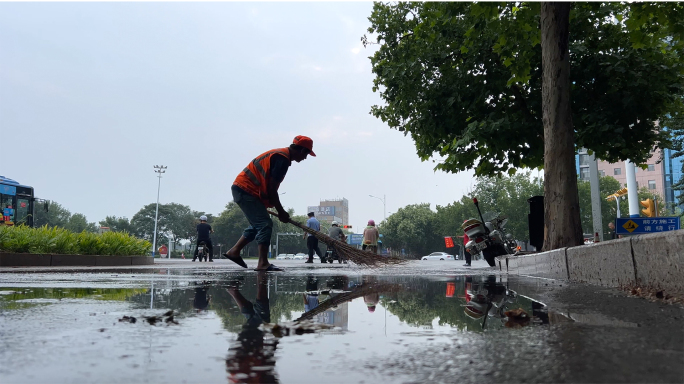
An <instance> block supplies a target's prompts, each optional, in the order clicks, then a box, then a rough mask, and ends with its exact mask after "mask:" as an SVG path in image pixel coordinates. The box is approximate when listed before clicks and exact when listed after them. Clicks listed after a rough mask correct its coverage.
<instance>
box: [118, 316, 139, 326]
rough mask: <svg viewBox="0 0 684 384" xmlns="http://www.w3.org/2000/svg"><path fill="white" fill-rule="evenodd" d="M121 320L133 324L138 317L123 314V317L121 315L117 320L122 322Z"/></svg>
mask: <svg viewBox="0 0 684 384" xmlns="http://www.w3.org/2000/svg"><path fill="white" fill-rule="evenodd" d="M122 321H123V322H126V323H133V324H135V322H136V321H138V319H136V318H135V317H133V316H124V317H122V318H120V319H119V322H122Z"/></svg>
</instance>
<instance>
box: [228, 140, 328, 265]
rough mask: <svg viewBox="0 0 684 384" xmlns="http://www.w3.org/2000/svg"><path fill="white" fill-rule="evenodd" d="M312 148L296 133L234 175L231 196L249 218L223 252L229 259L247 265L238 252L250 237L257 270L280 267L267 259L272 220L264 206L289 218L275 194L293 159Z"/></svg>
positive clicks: (308, 141)
mask: <svg viewBox="0 0 684 384" xmlns="http://www.w3.org/2000/svg"><path fill="white" fill-rule="evenodd" d="M308 155H311V156H316V154H315V153H314V152H313V140H311V139H310V138H308V137H306V136H297V137H295V138H294V140H293V142H292V144H290V146H289V147H287V148H277V149H272V150H270V151H267V152H264V153H262V154H261V155H259V156H258V157H257V158H255V159H254V160H252V162H250V163H249V164H248V165H247V167H245V169H244V170H243V171H242V172H240V174H239V175H238V176H237V178H235V181H234V182H233V186H232V187H231V192H232V193H233V200H234V201H235V203H236V204H237V205H238V206H239V207H240V209H242V212H243V213H244V214H245V216H246V217H247V220H248V221H249V224H250V225H249V227H247V229H245V230H244V232H243V233H242V236H241V237H240V239H239V240H238V241H237V243H235V245H234V246H233V247H232V248H231V249H230V250H228V252H226V253H224V254H223V255H224V256H225V257H226V258H228V259H229V260H231V261H232V262H234V263H236V264H238V265H240V266H241V267H244V268H247V264H246V263H245V261H244V260H243V259H242V257H241V256H240V252H241V251H242V249H243V248H244V247H245V246H247V244H249V243H251V242H252V241H254V240H256V241H257V246H258V253H259V262H258V264H257V267H256V270H257V271H281V270H282V269H280V268H278V267H276V266H275V265H273V264H270V263H269V262H268V250H269V247H270V245H271V232H272V231H273V221H272V220H271V218H270V217H269V214H268V212H267V211H266V208H275V209H276V211H277V212H278V219H280V221H282V222H283V223H285V222H287V221H288V220H289V219H290V215H289V214H288V213H287V212H286V211H285V209H284V208H283V206H282V204H281V203H280V199H279V197H278V188H279V187H280V183H281V182H282V181H283V179H284V178H285V174H287V170H288V169H289V168H290V165H292V161H296V162H298V163H299V162H300V161H302V160H305V159H306V158H307V156H308Z"/></svg>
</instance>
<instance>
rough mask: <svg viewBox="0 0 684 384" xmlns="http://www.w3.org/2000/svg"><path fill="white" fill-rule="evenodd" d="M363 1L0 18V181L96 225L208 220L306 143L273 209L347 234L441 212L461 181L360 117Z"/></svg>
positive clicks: (363, 101) (365, 76) (36, 8)
mask: <svg viewBox="0 0 684 384" xmlns="http://www.w3.org/2000/svg"><path fill="white" fill-rule="evenodd" d="M371 10H372V3H371V2H347V3H315V2H313V3H312V2H305V3H302V2H300V3H281V2H279V3H0V144H1V145H2V148H3V153H4V156H3V160H1V161H0V175H3V176H6V177H9V178H12V179H14V180H17V181H19V182H20V183H22V184H25V185H30V186H32V187H34V188H35V194H36V197H39V198H44V199H48V200H53V201H56V202H58V203H60V204H62V205H63V206H64V207H65V208H67V209H69V210H70V211H71V212H72V213H77V212H78V213H83V214H85V215H86V217H87V218H88V220H89V221H94V222H97V221H99V220H102V219H104V218H105V217H106V216H108V215H114V216H124V217H128V218H131V217H132V216H133V215H134V214H135V213H136V212H137V211H138V210H140V209H141V208H142V207H143V206H144V205H146V204H150V203H154V202H155V201H156V198H157V186H158V179H157V178H156V174H155V173H154V169H153V166H154V165H157V164H163V165H165V166H167V167H168V169H167V172H166V173H165V174H164V177H163V178H162V179H161V190H160V197H159V201H160V203H171V202H175V203H180V204H186V205H189V206H190V207H191V208H192V209H193V210H196V211H205V212H209V213H212V214H219V213H220V212H221V211H222V210H223V209H224V207H225V205H226V204H228V203H229V202H230V201H231V200H232V195H231V192H230V186H231V185H232V183H233V181H234V180H235V177H236V176H237V174H238V173H239V172H240V171H241V170H242V169H243V168H244V167H245V166H246V165H247V164H248V163H249V162H250V161H251V160H252V159H253V158H254V157H256V156H257V155H259V154H261V153H263V152H265V151H267V150H270V149H273V148H281V147H286V146H288V145H289V144H290V143H291V142H292V139H293V138H294V136H296V135H306V136H309V137H311V138H312V139H313V141H314V151H315V152H316V154H317V157H309V158H308V159H307V160H305V161H302V162H301V163H293V165H292V167H290V170H289V171H288V174H287V177H286V178H285V180H284V181H283V183H282V184H281V186H280V192H281V193H283V192H284V194H283V195H282V196H281V201H282V203H283V206H284V207H286V208H288V207H291V208H294V210H295V213H296V214H305V213H306V208H307V206H311V205H318V202H319V201H320V200H321V199H328V198H342V197H344V198H347V199H348V200H349V216H350V224H352V225H353V226H354V229H357V228H359V229H360V228H363V226H365V224H366V221H367V220H368V219H374V220H376V221H381V220H382V218H383V203H382V201H380V200H379V199H374V198H372V197H369V195H374V196H379V197H382V196H383V195H384V196H386V210H387V215H388V216H389V215H390V214H391V213H392V212H396V210H397V209H399V208H401V207H404V206H406V205H408V204H417V203H431V204H432V208H433V209H434V208H435V206H436V205H446V204H449V203H451V202H453V201H455V200H459V199H460V198H461V196H463V194H465V193H467V192H468V191H469V190H471V189H472V187H473V186H474V179H473V172H472V171H470V172H462V173H458V174H447V173H444V172H441V171H438V172H435V171H434V170H433V168H434V165H435V164H434V163H432V162H431V161H428V162H421V161H420V159H419V158H418V156H417V155H416V150H415V146H414V143H413V141H412V140H411V138H410V137H408V136H404V135H403V133H401V132H398V131H396V130H392V129H390V128H389V127H388V126H387V125H386V124H384V123H383V122H382V121H381V120H379V119H376V118H375V117H373V116H371V115H370V114H369V111H370V108H371V106H373V105H376V104H382V100H381V99H380V96H379V94H378V93H374V92H373V91H372V86H373V78H374V76H373V74H372V72H371V64H370V60H369V59H368V57H369V56H371V55H372V53H373V48H371V47H369V48H364V47H363V45H362V44H361V40H360V39H361V36H363V35H364V33H367V32H366V30H367V28H368V26H369V21H368V16H369V15H370V13H371Z"/></svg>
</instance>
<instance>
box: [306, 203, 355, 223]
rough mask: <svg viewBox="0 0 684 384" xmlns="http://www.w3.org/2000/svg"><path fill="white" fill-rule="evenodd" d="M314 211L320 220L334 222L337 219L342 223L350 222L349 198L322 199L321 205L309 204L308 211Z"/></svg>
mask: <svg viewBox="0 0 684 384" xmlns="http://www.w3.org/2000/svg"><path fill="white" fill-rule="evenodd" d="M309 212H314V213H315V214H316V218H318V220H319V221H326V222H328V223H332V222H333V221H337V222H338V223H339V224H340V225H348V224H349V200H347V199H345V198H341V199H329V200H321V201H320V203H319V205H315V206H308V207H307V213H309Z"/></svg>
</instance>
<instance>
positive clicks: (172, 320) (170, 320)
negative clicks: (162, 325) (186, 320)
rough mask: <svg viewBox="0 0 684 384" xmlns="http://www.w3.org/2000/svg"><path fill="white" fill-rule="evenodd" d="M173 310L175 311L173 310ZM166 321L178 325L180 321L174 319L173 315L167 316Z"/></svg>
mask: <svg viewBox="0 0 684 384" xmlns="http://www.w3.org/2000/svg"><path fill="white" fill-rule="evenodd" d="M172 312H173V311H172ZM167 313H168V312H167ZM164 321H166V324H167V325H171V324H176V325H178V322H177V321H176V320H174V319H173V316H169V317H167V318H166V320H164Z"/></svg>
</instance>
